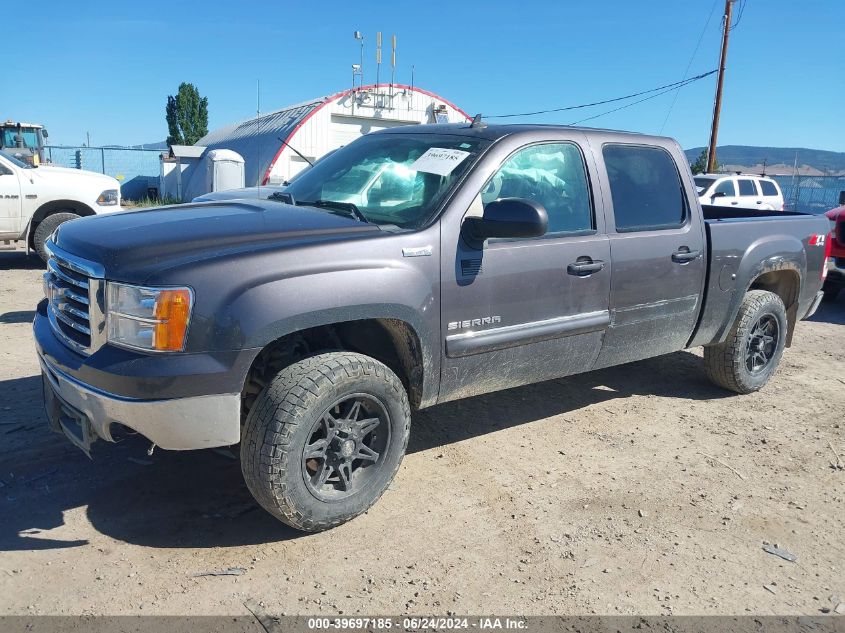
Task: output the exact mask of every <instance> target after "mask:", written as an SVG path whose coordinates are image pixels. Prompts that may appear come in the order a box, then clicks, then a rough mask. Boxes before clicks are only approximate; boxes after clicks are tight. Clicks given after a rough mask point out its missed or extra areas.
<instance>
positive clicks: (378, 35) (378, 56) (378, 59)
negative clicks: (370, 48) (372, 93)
mask: <svg viewBox="0 0 845 633" xmlns="http://www.w3.org/2000/svg"><path fill="white" fill-rule="evenodd" d="M380 71H381V31H378V32H377V33H376V90H378V82H379V72H380Z"/></svg>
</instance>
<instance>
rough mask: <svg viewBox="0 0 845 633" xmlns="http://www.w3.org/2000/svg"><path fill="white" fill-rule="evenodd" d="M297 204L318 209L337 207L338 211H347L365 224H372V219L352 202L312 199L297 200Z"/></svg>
mask: <svg viewBox="0 0 845 633" xmlns="http://www.w3.org/2000/svg"><path fill="white" fill-rule="evenodd" d="M296 205H297V206H306V207H317V208H318V209H337V210H338V211H344V212H346V215H347V216H349V217H351V218H355V219H356V220H359V221H361V222H363V223H364V224H370V221H369V220H368V219H367V216H365V215H364V214H363V213H361V210H360V209H359V208H358V207H357V206H355V204H354V203H352V202H338V201H336V200H311V201H309V202H306V201H304V200H297V201H296Z"/></svg>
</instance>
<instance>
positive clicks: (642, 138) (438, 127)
mask: <svg viewBox="0 0 845 633" xmlns="http://www.w3.org/2000/svg"><path fill="white" fill-rule="evenodd" d="M548 130H575V131H578V132H583V133H586V134H602V135H608V136H610V135H612V136H614V137H630V138H631V140H632V141H636V142H640V143H642V142H653V141H660V142H664V143H665V142H666V141H671V142H673V143H674V140H672V139H670V138H669V137H666V136H652V135H648V134H640V133H638V132H623V131H619V130H607V129H602V128H591V127H577V126H572V125H552V124H537V123H508V124H498V123H484V124H483V125H480V126H476V127H472V126H471V125H470V124H469V123H428V124H425V125H402V126H399V127H394V128H386V129H383V130H378V131H375V132H371V134H452V135H456V136H471V137H474V138H482V139H485V140H489V141H496V140H499V139H501V138H504V137H505V136H514V135H520V134H533V133H536V132H543V131H548Z"/></svg>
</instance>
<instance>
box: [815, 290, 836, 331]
mask: <svg viewBox="0 0 845 633" xmlns="http://www.w3.org/2000/svg"><path fill="white" fill-rule="evenodd" d="M810 321H820V322H822V323H833V324H835V325H845V291H841V292H840V293H839V296H837V297H836V300H835V301H822V302H821V304H819V309H818V310H816V313H815V314H814V315H813V316H812V317H811V318H810Z"/></svg>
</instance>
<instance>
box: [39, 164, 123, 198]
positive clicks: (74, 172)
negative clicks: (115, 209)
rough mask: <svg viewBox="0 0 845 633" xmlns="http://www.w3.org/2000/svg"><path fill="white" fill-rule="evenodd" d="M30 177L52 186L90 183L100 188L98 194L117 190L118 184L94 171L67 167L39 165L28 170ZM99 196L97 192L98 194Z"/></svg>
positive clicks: (114, 180) (115, 180) (113, 179)
mask: <svg viewBox="0 0 845 633" xmlns="http://www.w3.org/2000/svg"><path fill="white" fill-rule="evenodd" d="M30 174H31V175H32V177H33V180H35V179H39V180H43V181H45V182H49V183H50V184H53V183H55V182H65V181H67V182H71V183H74V184H78V183H81V182H83V181H84V182H87V183H90V185H91V186H92V187H100V192H102V191H105V190H106V189H119V188H120V183H119V182H118V181H117V179H116V178H112V177H111V176H106V175H105V174H98V173H97V172H95V171H87V170H85V169H69V168H67V167H56V166H54V165H41V166H39V167H36V168H35V169H32V170H28V171H27V175H30ZM98 195H99V192H98Z"/></svg>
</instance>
